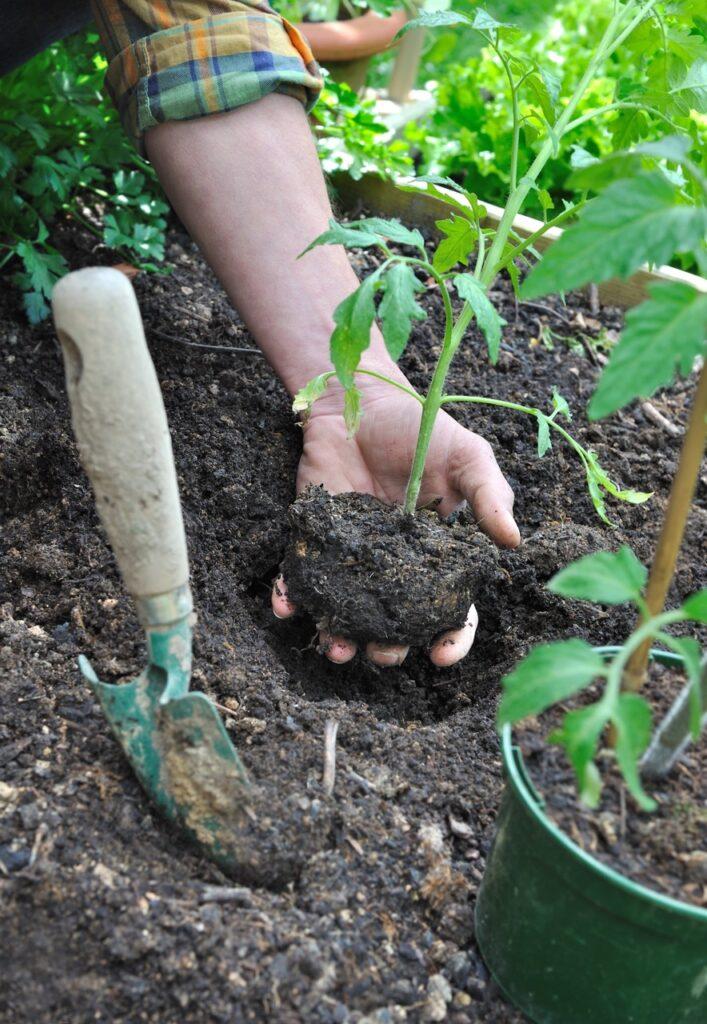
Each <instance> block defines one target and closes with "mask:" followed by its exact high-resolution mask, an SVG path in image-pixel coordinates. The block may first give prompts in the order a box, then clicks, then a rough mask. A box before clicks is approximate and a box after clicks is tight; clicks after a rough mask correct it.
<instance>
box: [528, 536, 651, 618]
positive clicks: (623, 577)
mask: <svg viewBox="0 0 707 1024" xmlns="http://www.w3.org/2000/svg"><path fill="white" fill-rule="evenodd" d="M647 579H648V570H647V569H646V567H645V566H644V565H643V564H642V563H641V562H639V561H638V559H637V558H636V556H635V555H634V553H633V551H632V550H631V548H629V547H628V546H627V545H625V544H624V545H623V546H622V547H620V548H619V550H618V551H615V552H611V551H597V552H596V553H595V554H593V555H585V556H584V558H580V559H578V560H577V561H576V562H572V564H571V565H568V566H567V567H566V568H565V569H561V570H560V571H559V572H558V573H556V574H555V575H554V576H553V577H552V579H551V580H550V582H549V583H548V584H547V588H548V590H550V591H551V592H552V593H553V594H558V595H559V596H560V597H573V598H578V599H579V600H580V601H593V602H594V603H595V604H624V603H625V602H626V601H636V600H637V599H638V598H639V597H640V596H641V593H642V591H643V588H644V586H645V584H646V580H647Z"/></svg>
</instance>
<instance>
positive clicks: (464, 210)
mask: <svg viewBox="0 0 707 1024" xmlns="http://www.w3.org/2000/svg"><path fill="white" fill-rule="evenodd" d="M420 183H421V184H422V188H420V187H419V186H420ZM439 186H442V187H444V188H449V189H451V188H452V186H455V191H456V192H457V194H458V195H459V196H460V199H456V198H455V197H454V196H453V195H451V196H450V195H449V193H448V192H443V191H442V189H441V187H439ZM395 187H396V188H397V189H398V190H399V191H400V192H412V193H420V192H422V193H426V194H427V195H428V196H431V197H432V198H433V199H439V201H440V202H441V203H445V204H446V205H447V206H449V207H450V208H451V209H453V210H455V211H456V212H457V213H458V214H460V215H461V216H462V217H464V218H466V220H469V218H470V217H471V210H470V207H469V203H468V202H466V203H465V202H463V201H462V198H461V197H463V198H466V196H467V194H466V192H465V191H464V189H462V188H461V187H460V186H459V185H457V183H456V182H455V181H452V179H451V178H442V177H439V176H438V175H427V176H423V177H421V178H416V179H415V183H414V184H412V185H401V184H399V183H396V186H395Z"/></svg>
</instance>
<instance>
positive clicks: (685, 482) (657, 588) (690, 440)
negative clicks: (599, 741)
mask: <svg viewBox="0 0 707 1024" xmlns="http://www.w3.org/2000/svg"><path fill="white" fill-rule="evenodd" d="M706 437H707V363H705V364H704V365H703V367H702V372H701V373H700V379H699V382H698V384H697V391H696V392H695V398H694V401H693V403H692V410H691V412H690V422H689V424H688V428H687V432H686V434H685V440H684V441H683V445H682V450H681V452H680V461H679V462H678V469H677V473H676V474H675V477H674V479H673V485H672V487H671V489H670V497H669V498H668V507H667V509H666V512H665V518H664V519H663V525H662V528H661V531H660V537H659V538H658V546H657V548H656V551H655V557H654V559H653V565H652V567H651V574H650V578H649V580H648V586H647V587H646V614H647V615H649V616H653V615H657V614H658V613H659V612H660V611H661V609H662V608H663V605H664V604H665V598H666V597H667V594H668V589H669V587H670V584H671V582H672V579H673V574H674V572H675V563H676V561H677V557H678V552H679V551H680V545H681V544H682V538H683V534H684V532H685V524H686V522H687V516H688V513H689V511H690V504H691V502H692V497H693V495H694V493H695V487H696V485H697V477H698V474H699V471H700V465H701V463H702V456H703V454H704V450H705V439H706ZM639 632H640V631H639ZM636 635H638V634H636ZM649 647H650V639H647V640H645V641H644V642H643V643H642V644H641V645H640V646H638V647H636V649H635V650H634V652H633V654H632V657H631V660H630V661H629V662H628V665H627V667H626V672H625V673H624V680H623V684H624V687H625V689H627V690H633V691H635V690H639V689H640V688H641V686H642V685H643V680H644V679H645V675H646V665H647V663H648V652H649Z"/></svg>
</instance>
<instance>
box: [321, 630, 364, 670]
mask: <svg viewBox="0 0 707 1024" xmlns="http://www.w3.org/2000/svg"><path fill="white" fill-rule="evenodd" d="M356 651H357V647H356V644H355V643H354V642H353V640H347V639H346V637H343V636H336V635H335V634H333V633H330V632H329V631H328V630H326V629H320V630H319V652H320V653H321V654H323V655H324V656H325V657H326V658H328V659H329V661H333V662H334V664H335V665H345V664H346V662H347V661H351V659H352V658H353V657H354V655H355V654H356Z"/></svg>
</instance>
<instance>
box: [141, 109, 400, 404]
mask: <svg viewBox="0 0 707 1024" xmlns="http://www.w3.org/2000/svg"><path fill="white" fill-rule="evenodd" d="M146 145H147V151H148V155H149V157H150V160H151V161H152V163H153V164H154V166H155V169H156V171H157V173H158V175H159V177H160V180H161V182H162V184H163V185H164V188H165V190H166V192H167V194H168V195H169V197H170V199H171V201H172V203H173V205H174V207H175V209H176V211H177V213H178V214H179V216H180V218H181V219H182V221H183V223H184V224H185V226H186V227H187V228H188V230H189V232H190V234H191V235H192V237H193V238H194V240H195V241H196V242H197V243H198V245H199V247H200V248H201V250H202V252H203V253H204V255H205V257H206V259H207V260H208V262H209V264H210V265H211V267H212V268H213V269H214V271H215V273H216V275H217V276H218V278H219V280H220V281H221V284H222V285H223V287H224V289H225V290H226V292H227V294H228V296H229V298H230V299H231V301H232V302H233V304H234V306H235V307H236V309H237V310H238V312H239V313H240V315H241V316H242V317H243V319H244V321H245V323H246V324H247V326H248V327H249V329H250V330H251V332H252V333H253V336H254V338H255V339H256V341H257V343H258V345H259V346H260V348H261V349H262V351H263V352H264V353H265V355H266V356H267V358H268V360H269V362H270V363H271V365H272V366H273V368H274V370H275V371H276V373H277V374H278V376H279V377H280V378H281V380H282V381H283V383H284V384H285V386H286V387H287V388H288V390H289V391H290V392H291V393H294V392H295V391H296V390H298V388H300V387H301V386H302V385H303V384H304V383H306V381H307V380H309V379H310V378H311V377H313V376H316V374H318V373H322V372H323V371H324V370H327V369H330V368H331V366H330V361H329V338H330V336H331V331H332V327H333V318H332V315H333V311H334V309H335V308H336V306H337V305H338V304H339V302H341V300H342V299H344V298H345V297H346V296H347V295H349V294H350V293H351V292H352V291H353V290H354V289H355V288H356V287H357V285H358V280H357V278H356V275H355V273H354V271H353V269H352V268H351V265H350V264H349V261H348V257H347V255H346V253H345V252H344V250H343V249H342V248H340V247H338V246H323V247H320V248H318V249H315V250H313V251H312V252H310V253H308V254H307V255H306V256H304V257H303V258H302V259H297V257H298V255H299V254H300V253H301V252H302V250H303V249H305V248H306V247H307V245H308V244H309V243H310V242H311V241H312V239H313V238H315V237H316V236H317V235H319V234H321V232H322V231H325V230H326V228H327V226H328V220H329V217H330V216H331V207H330V204H329V198H328V196H327V193H326V187H325V184H324V179H323V176H322V172H321V168H320V165H319V161H318V159H317V154H316V151H315V148H314V144H313V141H312V138H311V132H310V130H309V125H308V123H307V119H306V115H305V113H304V110H303V109H302V106H301V104H300V103H298V102H297V101H296V100H293V99H290V98H289V97H287V96H281V95H277V94H273V95H271V96H267V97H265V98H264V99H262V100H259V101H258V102H257V103H252V104H249V105H248V106H246V107H241V108H239V109H238V110H234V111H230V112H229V113H226V114H214V115H212V116H210V117H205V118H200V119H198V120H194V121H173V122H169V123H167V124H164V125H160V126H158V127H157V128H153V129H151V130H150V131H149V132H148V133H147V136H146ZM365 365H368V366H371V367H375V366H379V367H381V368H384V372H392V373H395V374H396V375H397V373H398V371H397V369H396V368H395V366H394V364H393V363H392V361H391V360H390V358H389V356H388V355H387V352H386V350H385V346H384V345H383V341H382V339H381V337H380V335H379V334H378V333H377V332H376V334H375V337H374V339H373V344H372V346H371V349H370V350H369V353H367V358H366V363H365Z"/></svg>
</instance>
